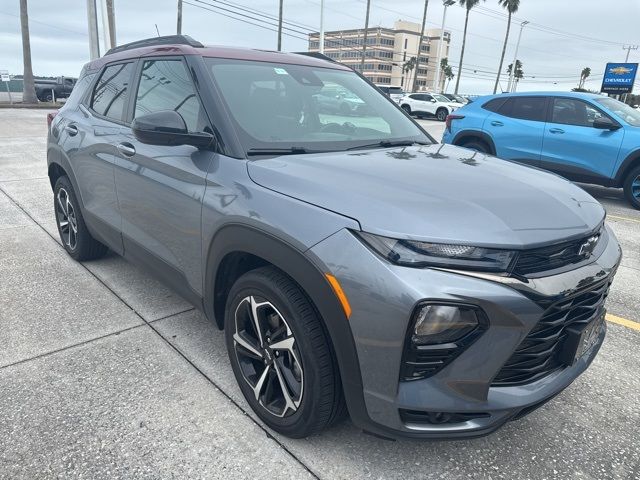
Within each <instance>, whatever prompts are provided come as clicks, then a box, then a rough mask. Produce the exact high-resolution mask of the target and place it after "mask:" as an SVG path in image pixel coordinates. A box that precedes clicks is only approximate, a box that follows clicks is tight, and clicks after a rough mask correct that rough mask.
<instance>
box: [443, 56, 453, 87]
mask: <svg viewBox="0 0 640 480" xmlns="http://www.w3.org/2000/svg"><path fill="white" fill-rule="evenodd" d="M440 71H441V72H442V74H443V75H444V78H446V79H447V85H446V87H445V88H444V91H445V92H446V91H447V89H448V88H449V82H450V81H451V80H453V78H454V77H455V75H454V74H453V69H452V68H451V65H449V59H448V58H446V57H445V58H443V59H442V60H440Z"/></svg>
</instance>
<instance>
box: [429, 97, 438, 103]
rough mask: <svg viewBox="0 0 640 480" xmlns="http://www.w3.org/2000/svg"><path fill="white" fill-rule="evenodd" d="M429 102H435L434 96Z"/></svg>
mask: <svg viewBox="0 0 640 480" xmlns="http://www.w3.org/2000/svg"><path fill="white" fill-rule="evenodd" d="M429 101H430V102H431V103H437V102H438V101H437V100H436V99H435V98H432V99H431V100H429Z"/></svg>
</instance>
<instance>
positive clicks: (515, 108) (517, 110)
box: [498, 97, 547, 122]
mask: <svg viewBox="0 0 640 480" xmlns="http://www.w3.org/2000/svg"><path fill="white" fill-rule="evenodd" d="M546 105H547V99H546V98H545V97H512V98H510V99H509V100H507V102H506V103H505V104H504V105H502V107H500V110H499V111H498V113H500V114H502V115H505V116H507V117H512V118H520V119H522V120H531V121H534V122H544V121H545V117H546V112H545V109H546Z"/></svg>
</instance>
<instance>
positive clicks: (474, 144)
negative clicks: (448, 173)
mask: <svg viewBox="0 0 640 480" xmlns="http://www.w3.org/2000/svg"><path fill="white" fill-rule="evenodd" d="M460 146H461V147H464V148H468V149H469V150H475V151H476V152H480V153H489V147H488V145H487V144H486V143H484V142H483V141H482V140H478V139H475V138H473V139H471V140H466V141H465V142H463V143H462V144H461V145H460Z"/></svg>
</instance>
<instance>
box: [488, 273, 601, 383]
mask: <svg viewBox="0 0 640 480" xmlns="http://www.w3.org/2000/svg"><path fill="white" fill-rule="evenodd" d="M610 284H611V280H610V279H608V280H607V281H605V282H601V283H599V284H597V285H595V286H591V287H589V288H588V289H586V290H583V291H582V292H578V293H576V294H574V295H572V296H570V297H568V298H564V299H562V300H560V301H558V302H556V303H551V304H546V305H545V304H541V305H542V306H546V307H547V309H546V310H545V312H544V314H543V316H542V318H541V319H540V321H539V322H538V323H537V324H536V326H535V327H533V329H532V330H531V331H530V332H529V334H528V335H527V337H526V338H525V339H524V340H523V341H522V343H520V345H519V346H518V348H517V349H516V351H515V352H514V353H513V355H511V357H510V358H509V360H507V363H505V364H504V366H503V367H502V369H501V370H500V372H499V373H498V375H497V376H496V377H495V379H494V380H493V383H492V384H493V385H496V386H498V385H500V386H505V385H522V384H526V383H531V382H533V381H535V380H538V379H539V378H542V377H544V376H545V375H548V374H549V373H551V372H553V371H554V370H557V369H559V368H562V367H563V366H565V365H564V364H563V362H562V361H561V360H560V358H559V357H560V352H561V350H562V344H563V340H564V338H565V336H566V332H565V329H566V328H567V327H569V326H575V325H586V324H587V323H589V321H590V320H591V319H593V318H595V317H596V315H600V314H602V312H603V310H604V301H605V299H606V298H607V294H608V293H609V285H610Z"/></svg>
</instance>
